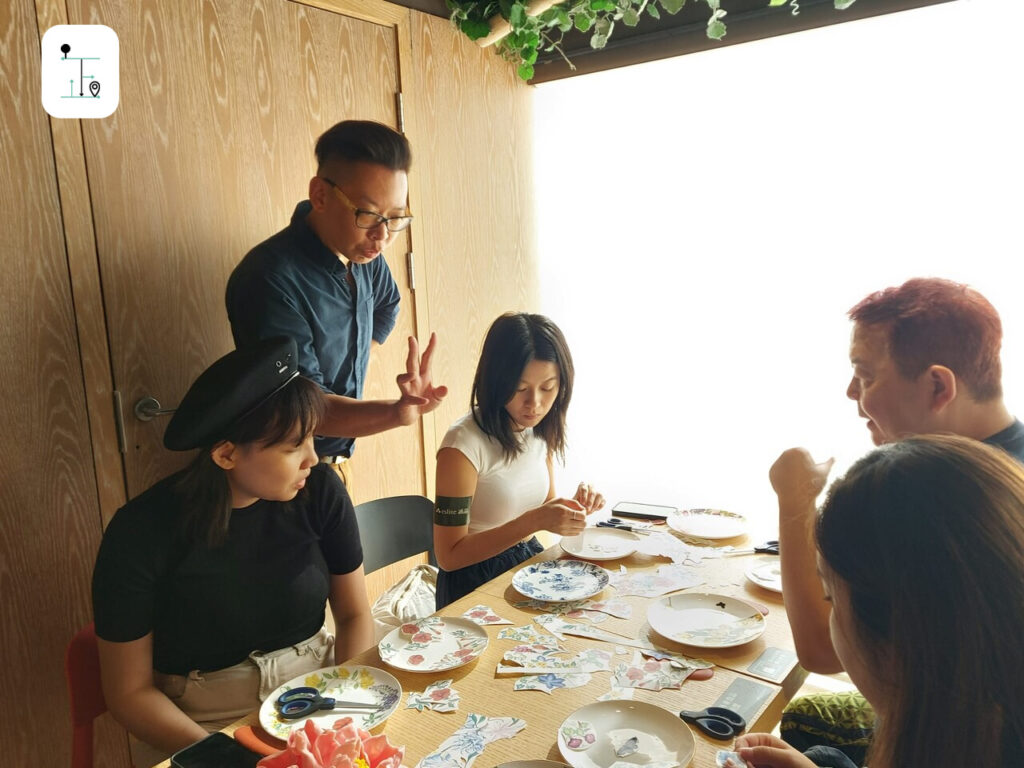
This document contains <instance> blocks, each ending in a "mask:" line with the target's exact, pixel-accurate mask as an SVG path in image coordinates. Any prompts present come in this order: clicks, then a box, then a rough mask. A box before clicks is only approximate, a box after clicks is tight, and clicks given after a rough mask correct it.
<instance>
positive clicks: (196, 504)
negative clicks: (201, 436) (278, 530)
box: [178, 376, 324, 545]
mask: <svg viewBox="0 0 1024 768" xmlns="http://www.w3.org/2000/svg"><path fill="white" fill-rule="evenodd" d="M323 413H324V397H323V392H322V391H321V389H320V387H318V386H317V385H316V384H315V383H313V382H312V381H310V380H309V379H306V378H303V377H301V376H299V377H296V378H294V379H292V381H291V382H290V383H288V384H287V385H286V386H285V387H284V388H282V389H281V390H279V391H278V392H276V393H274V394H273V395H271V396H270V397H269V398H268V399H267V400H266V401H264V402H263V403H262V404H260V405H259V406H258V407H257V408H255V409H254V410H253V411H251V412H250V413H248V414H246V415H245V416H243V417H242V418H241V419H239V420H238V421H236V422H234V423H232V424H230V425H228V427H226V428H225V429H224V430H223V434H221V435H220V436H219V437H218V438H216V440H215V442H214V443H213V444H212V445H208V446H206V447H204V448H201V449H200V451H199V453H198V454H197V455H196V457H195V458H194V459H193V460H192V463H191V464H190V465H189V466H188V468H187V469H186V470H185V473H184V474H183V476H182V478H181V480H180V481H179V484H178V487H179V489H180V490H181V491H182V493H183V494H184V495H185V497H186V498H187V499H189V503H188V505H187V506H188V508H187V510H186V514H185V518H184V520H183V525H184V527H185V530H186V533H187V535H188V536H189V537H190V538H198V539H203V540H205V541H206V542H207V543H208V544H210V545H216V544H217V543H219V542H220V541H222V540H223V538H224V536H225V535H226V533H227V529H228V523H229V521H230V516H231V510H232V509H233V508H239V507H245V506H248V505H249V504H252V503H253V502H255V501H257V500H259V499H265V500H268V501H290V500H291V499H293V498H295V496H296V495H297V494H298V493H299V491H300V490H302V488H303V486H304V485H305V479H306V478H307V477H308V476H309V473H310V471H311V469H312V467H313V465H315V464H316V462H317V456H316V451H315V450H314V447H313V434H314V431H315V430H316V427H317V425H318V424H319V423H320V420H321V418H322V417H323Z"/></svg>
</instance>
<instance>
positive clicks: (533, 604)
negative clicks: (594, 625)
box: [512, 599, 633, 621]
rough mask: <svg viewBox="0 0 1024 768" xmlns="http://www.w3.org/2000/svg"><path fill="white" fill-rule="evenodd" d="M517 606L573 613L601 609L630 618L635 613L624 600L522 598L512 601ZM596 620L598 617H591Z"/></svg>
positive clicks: (609, 613) (547, 611)
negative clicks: (549, 601) (563, 601)
mask: <svg viewBox="0 0 1024 768" xmlns="http://www.w3.org/2000/svg"><path fill="white" fill-rule="evenodd" d="M512 605H513V606H515V607H516V608H533V609H534V610H537V611H543V612H544V613H556V614H567V615H570V616H571V615H572V614H573V613H576V612H577V611H586V612H588V613H589V612H591V611H599V612H601V613H607V614H608V615H610V616H614V617H616V618H618V619H628V618H630V617H631V616H632V615H633V606H631V605H630V604H629V603H627V602H625V601H624V600H615V599H610V600H590V599H588V600H572V601H570V602H567V603H548V602H544V601H542V600H521V601H519V602H517V603H512ZM591 620H592V621H596V619H591Z"/></svg>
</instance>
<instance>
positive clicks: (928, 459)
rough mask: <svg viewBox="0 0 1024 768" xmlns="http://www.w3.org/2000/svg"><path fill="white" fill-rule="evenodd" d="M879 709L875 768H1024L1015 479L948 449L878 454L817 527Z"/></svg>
mask: <svg viewBox="0 0 1024 768" xmlns="http://www.w3.org/2000/svg"><path fill="white" fill-rule="evenodd" d="M817 544H818V551H819V552H820V553H821V557H822V559H823V560H824V561H825V565H826V567H827V570H826V576H827V577H833V578H838V579H840V580H841V581H842V582H843V584H844V585H845V587H846V590H845V591H846V594H847V595H848V596H849V604H850V605H849V610H850V612H851V616H852V619H853V621H852V624H853V625H854V630H855V633H856V635H857V637H856V638H855V641H856V643H857V646H858V648H859V649H860V650H861V651H862V655H863V657H864V658H865V659H875V660H877V661H878V663H879V664H880V666H879V667H878V669H879V674H880V679H879V682H878V685H879V687H880V688H881V691H882V693H880V694H879V695H880V696H884V699H885V701H884V706H882V708H881V709H882V712H881V713H880V722H879V726H878V729H877V731H876V733H875V739H874V743H873V746H872V748H871V752H870V754H869V756H868V757H869V759H868V763H869V764H870V765H871V766H872V768H901V767H902V766H925V765H926V766H929V768H947V767H948V768H953V766H955V767H956V768H962V766H966V765H978V766H996V765H1011V764H1013V765H1021V764H1022V763H1021V762H1020V758H1021V757H1022V756H1024V707H1021V705H1020V696H1021V692H1020V691H1021V683H1022V677H1021V670H1024V642H1022V640H1021V638H1024V466H1022V465H1021V464H1019V463H1018V462H1016V461H1015V460H1013V459H1012V458H1011V457H1009V456H1008V455H1007V454H1005V453H1004V452H1003V451H1000V450H998V449H996V448H992V447H990V446H987V445H984V444H982V443H980V442H977V441H975V440H969V439H967V438H961V437H952V436H929V437H916V438H912V439H908V440H904V441H901V442H897V443H892V444H890V445H886V446H883V447H881V448H879V449H877V450H875V451H873V452H872V453H870V454H868V455H867V456H866V457H864V458H862V459H861V460H860V461H858V462H857V463H856V464H854V466H853V467H852V468H851V469H850V471H849V472H848V473H847V475H846V476H845V477H844V478H842V479H841V480H838V481H837V482H836V483H834V484H833V485H832V488H831V489H830V490H829V494H828V498H827V499H826V501H825V504H824V505H823V507H822V511H821V515H820V517H819V518H818V523H817Z"/></svg>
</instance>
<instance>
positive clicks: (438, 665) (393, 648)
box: [377, 616, 487, 672]
mask: <svg viewBox="0 0 1024 768" xmlns="http://www.w3.org/2000/svg"><path fill="white" fill-rule="evenodd" d="M486 647H487V632H486V631H485V630H484V629H483V627H481V626H480V625H479V624H477V623H476V622H475V621H470V620H469V619H464V618H462V617H461V616H428V617H427V618H425V619H419V620H417V621H414V622H408V623H406V624H403V625H402V626H400V627H396V628H395V629H393V630H391V631H390V632H388V634H387V635H385V636H384V639H383V640H381V641H380V643H378V645H377V652H378V653H379V654H380V658H381V661H383V662H384V663H385V664H387V665H388V666H391V667H394V668H395V669H404V670H406V671H407V672H443V671H444V670H446V669H455V668H456V667H461V666H462V665H463V664H469V662H471V661H473V659H475V658H476V657H477V656H479V655H480V654H481V653H483V652H484V649H485V648H486Z"/></svg>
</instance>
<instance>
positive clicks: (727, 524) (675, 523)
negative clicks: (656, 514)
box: [667, 509, 747, 539]
mask: <svg viewBox="0 0 1024 768" xmlns="http://www.w3.org/2000/svg"><path fill="white" fill-rule="evenodd" d="M667 522H668V527H669V528H671V529H672V530H673V531H678V532H679V533H682V534H685V535H686V536H696V537H697V538H699V539H732V538H735V537H736V536H742V535H743V534H744V533H746V532H747V518H745V517H744V516H743V515H737V514H736V513H735V512H726V511H725V510H724V509H681V510H679V511H678V512H676V513H674V514H671V515H669V516H668V520H667Z"/></svg>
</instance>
